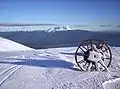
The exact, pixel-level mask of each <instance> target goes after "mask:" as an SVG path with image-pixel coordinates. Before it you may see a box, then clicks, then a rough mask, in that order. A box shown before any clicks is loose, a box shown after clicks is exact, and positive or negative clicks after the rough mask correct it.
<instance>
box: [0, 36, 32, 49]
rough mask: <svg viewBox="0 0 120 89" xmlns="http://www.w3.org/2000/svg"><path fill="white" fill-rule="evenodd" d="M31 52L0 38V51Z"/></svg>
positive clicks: (22, 46)
mask: <svg viewBox="0 0 120 89" xmlns="http://www.w3.org/2000/svg"><path fill="white" fill-rule="evenodd" d="M20 50H33V49H32V48H29V47H26V46H24V45H22V44H19V43H17V42H14V41H11V40H8V39H5V38H2V37H0V51H20Z"/></svg>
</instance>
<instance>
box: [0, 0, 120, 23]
mask: <svg viewBox="0 0 120 89" xmlns="http://www.w3.org/2000/svg"><path fill="white" fill-rule="evenodd" d="M0 23H40V24H42V23H43V24H49V23H50V24H82V25H101V24H105V25H108V24H110V25H120V0H0Z"/></svg>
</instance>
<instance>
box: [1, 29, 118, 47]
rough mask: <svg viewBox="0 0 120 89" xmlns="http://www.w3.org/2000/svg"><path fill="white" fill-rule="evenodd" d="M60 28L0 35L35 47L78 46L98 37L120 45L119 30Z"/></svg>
mask: <svg viewBox="0 0 120 89" xmlns="http://www.w3.org/2000/svg"><path fill="white" fill-rule="evenodd" d="M61 28H65V27H61ZM61 28H60V29H61ZM60 29H57V28H54V29H53V30H52V31H50V32H49V31H16V32H15V31H14V32H0V36H1V37H4V38H7V39H10V40H13V41H15V42H18V43H21V44H23V45H26V46H29V47H31V48H35V49H40V48H49V47H65V46H67V47H68V46H78V45H79V44H80V43H81V42H82V41H83V40H86V39H100V40H104V41H108V44H110V45H112V46H120V32H108V31H106V32H91V31H85V30H67V29H66V30H60ZM58 30H59V31H58Z"/></svg>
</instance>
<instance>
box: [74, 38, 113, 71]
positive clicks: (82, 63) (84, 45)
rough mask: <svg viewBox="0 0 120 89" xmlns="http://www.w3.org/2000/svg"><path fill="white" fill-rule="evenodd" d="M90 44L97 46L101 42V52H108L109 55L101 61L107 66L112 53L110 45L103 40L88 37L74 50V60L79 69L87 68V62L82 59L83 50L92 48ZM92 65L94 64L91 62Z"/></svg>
mask: <svg viewBox="0 0 120 89" xmlns="http://www.w3.org/2000/svg"><path fill="white" fill-rule="evenodd" d="M92 44H95V45H96V46H97V47H98V46H99V45H100V44H102V46H101V49H100V50H102V52H103V53H108V54H109V57H108V56H107V57H106V58H105V59H104V60H103V61H104V63H105V65H106V66H107V67H109V66H110V64H111V61H112V53H111V50H110V47H109V46H108V45H107V44H106V43H105V42H103V41H100V40H96V39H89V40H85V41H83V42H82V43H81V44H80V45H79V46H78V47H77V50H76V52H75V61H76V63H77V65H78V66H79V67H80V69H81V70H84V71H85V70H88V66H89V64H90V63H89V62H87V61H85V60H84V55H85V52H86V51H88V50H90V49H91V48H92ZM92 66H94V65H93V64H92Z"/></svg>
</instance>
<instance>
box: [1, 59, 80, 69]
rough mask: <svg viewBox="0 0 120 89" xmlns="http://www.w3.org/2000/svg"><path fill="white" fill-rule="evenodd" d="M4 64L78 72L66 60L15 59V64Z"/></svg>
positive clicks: (9, 62)
mask: <svg viewBox="0 0 120 89" xmlns="http://www.w3.org/2000/svg"><path fill="white" fill-rule="evenodd" d="M0 63H3V64H15V65H26V66H37V67H45V68H66V69H72V70H76V71H77V70H78V69H75V68H73V66H74V64H73V63H71V62H67V61H64V60H40V59H15V61H14V62H11V61H10V60H9V61H0Z"/></svg>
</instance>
